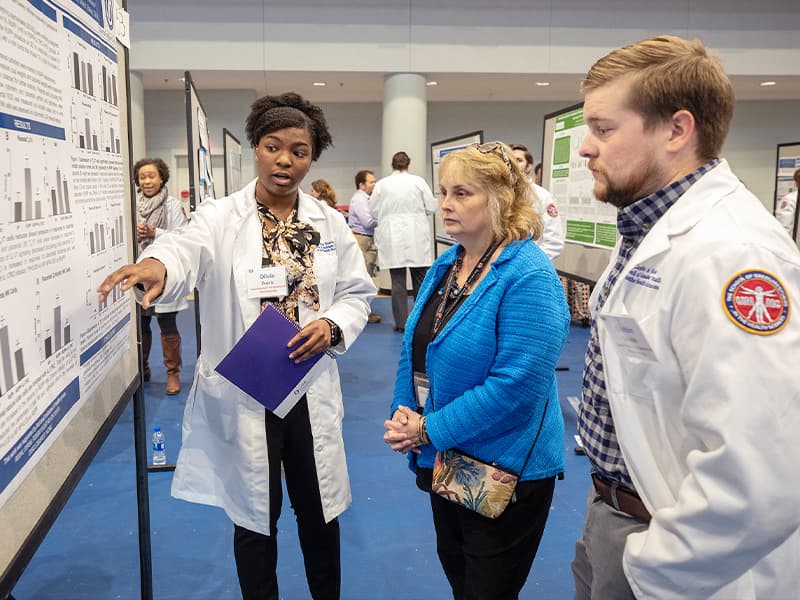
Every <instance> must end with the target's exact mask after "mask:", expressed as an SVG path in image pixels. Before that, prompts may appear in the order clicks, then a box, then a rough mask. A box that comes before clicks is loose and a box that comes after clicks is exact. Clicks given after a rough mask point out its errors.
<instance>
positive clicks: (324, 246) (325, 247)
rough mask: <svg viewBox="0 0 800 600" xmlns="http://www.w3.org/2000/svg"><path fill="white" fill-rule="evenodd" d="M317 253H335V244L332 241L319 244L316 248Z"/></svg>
mask: <svg viewBox="0 0 800 600" xmlns="http://www.w3.org/2000/svg"><path fill="white" fill-rule="evenodd" d="M317 252H336V242H334V241H333V240H331V241H328V242H320V243H319V246H317Z"/></svg>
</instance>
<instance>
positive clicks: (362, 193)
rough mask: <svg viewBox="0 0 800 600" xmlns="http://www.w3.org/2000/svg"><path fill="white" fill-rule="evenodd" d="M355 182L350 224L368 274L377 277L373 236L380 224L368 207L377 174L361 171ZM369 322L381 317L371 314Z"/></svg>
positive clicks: (377, 321) (378, 319)
mask: <svg viewBox="0 0 800 600" xmlns="http://www.w3.org/2000/svg"><path fill="white" fill-rule="evenodd" d="M355 181H356V191H355V193H354V194H353V197H352V198H350V206H349V208H348V213H349V217H348V223H349V224H350V229H352V230H353V235H354V236H355V237H356V241H357V242H358V247H359V248H361V254H363V255H364V262H365V263H366V265H367V272H368V273H369V274H370V276H371V277H375V274H376V273H377V271H378V250H377V249H376V248H375V243H374V240H373V236H374V234H375V226H376V225H377V224H378V222H377V221H376V220H375V219H373V218H372V215H371V214H370V212H369V206H368V205H367V200H369V196H370V194H372V188H374V187H375V173H373V172H372V171H369V170H366V169H365V170H363V171H359V172H358V173H356V177H355ZM367 322H368V323H380V322H381V316H380V315H379V314H376V313H374V312H371V313H369V319H367Z"/></svg>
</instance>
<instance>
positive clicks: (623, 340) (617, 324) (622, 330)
mask: <svg viewBox="0 0 800 600" xmlns="http://www.w3.org/2000/svg"><path fill="white" fill-rule="evenodd" d="M600 318H601V319H602V320H603V323H604V324H605V326H606V329H608V332H609V334H611V338H612V339H613V340H614V345H615V346H616V349H617V352H619V353H620V354H621V355H622V356H624V357H625V358H637V359H639V360H646V361H650V362H657V359H656V355H655V353H654V352H653V349H652V348H651V347H650V344H649V342H648V341H647V338H646V337H644V333H643V332H642V328H641V327H639V324H638V323H637V322H636V320H635V319H634V318H633V317H629V316H627V315H614V314H601V315H600Z"/></svg>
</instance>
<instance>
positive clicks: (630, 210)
mask: <svg viewBox="0 0 800 600" xmlns="http://www.w3.org/2000/svg"><path fill="white" fill-rule="evenodd" d="M718 164H719V158H714V159H712V160H710V161H708V162H707V163H705V164H703V165H701V166H700V167H699V168H698V169H697V170H695V171H692V172H691V173H689V174H688V175H686V176H685V177H683V178H681V179H679V180H678V181H674V182H673V183H670V184H669V185H667V186H666V187H664V188H662V189H660V190H658V191H657V192H653V193H652V194H650V195H649V196H645V197H644V198H642V199H641V200H637V201H636V202H634V203H633V204H629V205H628V206H625V207H623V208H620V209H619V211H617V229H618V231H619V234H620V235H621V236H622V237H623V238H630V239H634V240H639V239H641V238H643V237H644V236H645V235H647V232H648V231H650V229H651V228H652V227H653V225H655V224H656V222H657V221H658V220H659V219H660V218H661V217H663V216H664V214H665V213H666V212H667V211H668V210H669V209H670V208H671V207H672V205H673V204H675V203H676V202H677V201H678V199H679V198H680V197H681V196H683V194H685V193H686V192H687V191H688V189H689V188H690V187H692V186H693V185H694V184H695V183H697V181H698V180H699V179H700V178H701V177H702V176H703V175H705V174H706V173H708V172H709V171H710V170H711V169H713V168H714V167H716V166H717V165H718Z"/></svg>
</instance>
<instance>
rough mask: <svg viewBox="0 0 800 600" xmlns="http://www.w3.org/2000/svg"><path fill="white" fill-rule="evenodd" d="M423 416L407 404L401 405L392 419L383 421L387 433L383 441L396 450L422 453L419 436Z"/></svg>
mask: <svg viewBox="0 0 800 600" xmlns="http://www.w3.org/2000/svg"><path fill="white" fill-rule="evenodd" d="M421 418H422V417H420V415H419V414H418V413H417V412H416V411H415V410H413V409H411V408H409V407H407V406H400V407H399V408H398V409H397V410H396V411H394V414H393V415H392V418H391V419H387V420H386V421H384V422H383V426H384V427H385V428H386V433H384V434H383V441H384V442H386V443H387V444H389V447H391V449H392V450H394V451H395V452H401V453H406V452H409V451H410V452H415V453H416V454H419V453H420V449H419V446H421V445H422V443H421V441H420V439H419V437H418V432H419V420H420V419H421Z"/></svg>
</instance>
